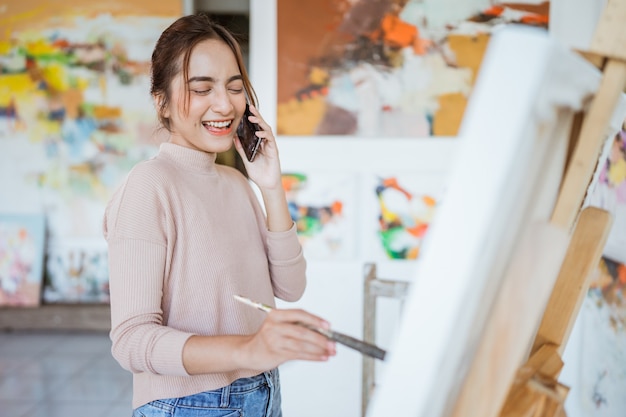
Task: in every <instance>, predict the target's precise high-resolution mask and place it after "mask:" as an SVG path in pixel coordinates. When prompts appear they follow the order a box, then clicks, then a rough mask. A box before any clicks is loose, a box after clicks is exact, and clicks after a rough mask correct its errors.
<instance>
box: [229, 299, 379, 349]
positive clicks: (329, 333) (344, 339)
mask: <svg viewBox="0 0 626 417" xmlns="http://www.w3.org/2000/svg"><path fill="white" fill-rule="evenodd" d="M234 297H235V300H237V301H240V302H242V303H244V304H247V305H249V306H252V307H255V308H258V309H259V310H261V311H265V312H266V313H269V312H270V311H272V307H270V306H268V305H267V304H263V303H259V302H256V301H252V300H251V299H249V298H246V297H242V296H240V295H235V296H234ZM297 324H298V325H300V326H303V327H306V328H307V329H310V330H313V331H314V332H317V333H319V334H321V335H323V336H326V337H327V338H328V339H330V340H334V341H335V342H337V343H341V344H342V345H344V346H347V347H349V348H352V349H354V350H356V351H358V352H361V353H362V354H364V355H367V356H371V357H373V358H376V359H380V360H381V361H382V360H384V359H385V354H386V353H387V352H385V351H384V350H383V349H381V348H379V347H378V346H376V345H372V344H370V343H367V342H364V341H362V340H359V339H355V338H354V337H352V336H348V335H346V334H343V333H339V332H336V331H334V330H330V329H322V328H320V327H315V326H311V325H308V324H306V323H302V322H298V323H297Z"/></svg>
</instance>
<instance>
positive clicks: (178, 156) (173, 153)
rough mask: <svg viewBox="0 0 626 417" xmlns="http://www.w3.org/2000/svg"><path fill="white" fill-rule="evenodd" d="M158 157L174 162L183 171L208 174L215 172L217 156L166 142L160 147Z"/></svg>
mask: <svg viewBox="0 0 626 417" xmlns="http://www.w3.org/2000/svg"><path fill="white" fill-rule="evenodd" d="M158 157H159V158H165V159H167V160H169V161H172V162H173V163H174V164H176V165H178V166H179V167H181V168H183V169H187V170H190V171H197V172H202V173H205V174H206V173H213V172H215V160H216V159H217V154H216V153H209V152H204V151H199V150H196V149H191V148H187V147H185V146H181V145H176V144H174V143H170V142H165V143H162V144H161V146H160V147H159V155H158Z"/></svg>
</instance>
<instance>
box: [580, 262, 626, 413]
mask: <svg viewBox="0 0 626 417" xmlns="http://www.w3.org/2000/svg"><path fill="white" fill-rule="evenodd" d="M599 269H600V274H599V275H598V277H597V278H596V279H595V280H594V281H593V282H592V283H591V286H590V289H589V292H588V293H587V298H586V299H585V302H584V303H583V309H582V311H581V313H582V314H581V318H582V333H583V335H582V337H583V341H584V342H583V344H582V352H581V353H582V363H581V382H582V384H581V390H580V391H581V392H582V397H583V398H582V400H583V401H582V405H583V407H584V410H585V412H586V413H588V414H587V415H593V416H594V417H622V416H623V415H624V410H626V397H625V396H624V392H626V265H624V264H622V263H618V262H614V261H612V260H610V259H608V258H603V259H602V260H601V262H600V268H599Z"/></svg>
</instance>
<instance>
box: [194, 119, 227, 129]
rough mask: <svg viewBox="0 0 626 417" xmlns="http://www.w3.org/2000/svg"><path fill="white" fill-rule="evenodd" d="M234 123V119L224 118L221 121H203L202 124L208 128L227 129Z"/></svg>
mask: <svg viewBox="0 0 626 417" xmlns="http://www.w3.org/2000/svg"><path fill="white" fill-rule="evenodd" d="M232 123H233V121H232V120H224V121H220V122H202V126H204V127H206V128H208V129H226V128H228V127H230V125H231V124H232Z"/></svg>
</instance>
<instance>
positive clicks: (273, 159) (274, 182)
mask: <svg viewBox="0 0 626 417" xmlns="http://www.w3.org/2000/svg"><path fill="white" fill-rule="evenodd" d="M250 111H251V112H252V114H254V116H252V117H250V119H249V120H250V121H251V122H252V123H256V124H257V125H259V127H261V129H262V130H260V131H258V132H256V135H257V137H260V138H262V139H263V140H262V142H261V144H260V145H259V150H258V151H257V154H256V156H255V158H254V161H253V162H250V161H248V158H246V155H245V153H244V151H243V147H242V145H241V141H240V139H239V137H238V136H236V135H235V139H234V143H235V149H237V152H238V153H239V155H240V156H241V159H242V160H243V163H244V166H245V167H246V172H247V173H248V177H249V178H250V179H251V180H252V181H254V183H255V184H256V185H257V186H258V187H259V188H260V189H264V188H266V189H273V188H276V187H282V184H281V170H280V159H279V158H278V146H276V138H275V137H274V134H273V133H272V128H271V127H270V125H268V124H267V123H266V122H265V120H263V118H262V117H261V115H260V114H259V111H258V110H257V109H256V107H254V106H252V105H250ZM244 117H245V116H244Z"/></svg>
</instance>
